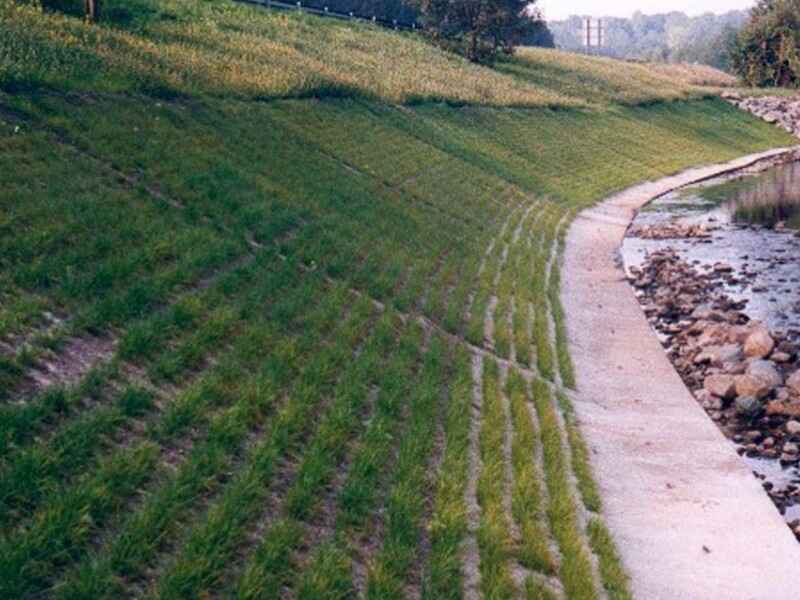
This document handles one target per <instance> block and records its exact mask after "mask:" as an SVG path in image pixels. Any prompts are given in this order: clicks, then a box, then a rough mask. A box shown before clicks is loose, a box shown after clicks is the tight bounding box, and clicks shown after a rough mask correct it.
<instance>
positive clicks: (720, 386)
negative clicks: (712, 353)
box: [703, 374, 736, 400]
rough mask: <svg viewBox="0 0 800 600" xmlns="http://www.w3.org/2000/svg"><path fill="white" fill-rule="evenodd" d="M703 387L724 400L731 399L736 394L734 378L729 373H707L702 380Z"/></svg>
mask: <svg viewBox="0 0 800 600" xmlns="http://www.w3.org/2000/svg"><path fill="white" fill-rule="evenodd" d="M703 388H705V389H706V390H708V391H709V392H710V393H712V394H714V395H715V396H717V397H718V398H723V399H725V400H731V399H733V398H734V397H735V396H736V380H735V378H734V377H733V376H731V375H724V374H718V375H709V376H708V377H706V378H705V381H704V382H703Z"/></svg>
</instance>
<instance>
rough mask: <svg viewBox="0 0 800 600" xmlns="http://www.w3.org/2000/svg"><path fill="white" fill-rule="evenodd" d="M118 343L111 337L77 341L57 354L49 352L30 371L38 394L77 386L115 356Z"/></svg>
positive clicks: (69, 343)
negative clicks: (64, 386)
mask: <svg viewBox="0 0 800 600" xmlns="http://www.w3.org/2000/svg"><path fill="white" fill-rule="evenodd" d="M116 345H117V340H116V339H115V338H111V337H94V336H86V337H77V338H71V339H69V340H67V341H66V342H65V343H64V345H63V347H62V348H61V349H60V351H58V352H48V353H47V354H45V355H43V356H42V357H41V358H39V359H38V360H37V362H36V364H35V365H34V366H33V367H32V368H31V369H30V370H29V371H28V373H27V374H26V375H27V378H28V379H29V380H31V381H32V382H33V384H34V387H35V388H36V389H37V390H44V389H47V388H49V387H52V386H55V385H70V384H74V383H76V382H78V381H79V380H80V379H81V378H82V377H83V376H84V375H86V374H87V373H88V372H89V371H91V370H92V369H93V368H94V367H96V366H97V365H99V364H101V363H104V362H107V361H109V360H110V359H111V357H112V356H113V355H114V350H115V348H116Z"/></svg>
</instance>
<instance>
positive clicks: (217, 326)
mask: <svg viewBox="0 0 800 600" xmlns="http://www.w3.org/2000/svg"><path fill="white" fill-rule="evenodd" d="M109 4H110V8H111V10H116V9H117V8H119V6H122V3H120V4H119V5H117V4H114V3H109ZM128 5H129V4H128ZM155 6H156V5H155V3H153V4H150V3H147V2H144V1H142V2H140V4H138V5H136V7H137V8H136V12H135V13H131V15H133V16H135V17H137V18H136V19H133V20H132V21H130V20H129V21H128V22H127V25H126V28H125V29H107V28H100V29H98V28H86V27H85V26H84V25H82V24H80V23H79V22H77V21H75V20H71V19H65V18H60V17H48V18H43V17H42V16H41V15H37V14H35V13H33V12H30V11H26V10H21V11H20V9H17V8H14V7H13V6H12V5H10V4H8V3H7V1H6V0H2V3H0V19H2V22H0V49H1V50H2V53H0V88H1V89H2V90H3V91H2V92H1V93H0V121H2V123H0V152H1V154H0V155H2V157H3V168H2V169H0V204H1V205H2V206H3V211H2V212H1V213H0V290H2V292H1V293H2V303H0V339H1V340H3V341H4V345H3V346H0V382H2V391H0V394H2V396H3V398H2V400H0V401H1V402H2V403H3V404H2V406H0V449H2V452H0V456H2V458H0V531H2V536H1V537H0V592H1V593H0V596H3V597H19V596H24V595H26V594H33V593H36V592H41V591H46V590H49V592H48V593H49V594H50V595H54V596H60V597H73V598H74V597H84V598H85V597H93V598H95V597H118V595H119V594H120V593H123V592H128V593H143V592H146V593H148V594H153V595H158V596H161V597H170V598H171V597H198V596H200V595H201V594H202V593H203V592H205V591H224V592H225V593H230V594H234V595H237V596H239V597H247V598H251V597H273V596H274V595H275V593H276V590H279V589H281V588H288V589H290V590H292V591H293V593H295V594H297V595H298V596H299V597H304V598H322V597H325V598H330V597H339V596H341V595H347V594H349V593H351V592H352V590H353V589H354V588H355V589H356V590H358V591H361V592H364V593H366V594H368V595H369V596H371V597H375V598H390V597H395V596H399V595H402V594H404V593H416V592H420V593H421V594H422V595H423V596H425V597H431V598H441V597H458V596H459V595H460V590H461V585H462V584H461V569H460V564H461V563H460V560H459V553H458V551H459V548H460V547H461V546H460V544H461V542H462V540H463V539H464V538H465V536H467V535H469V534H468V532H467V529H468V526H467V525H468V523H467V519H466V513H465V510H466V507H465V505H464V489H465V486H466V480H467V470H466V467H467V456H466V454H467V452H466V450H467V447H468V445H469V440H468V435H467V434H468V432H469V429H470V427H471V425H470V422H469V419H468V418H465V417H467V416H468V415H469V410H470V406H471V405H472V402H471V396H472V394H473V391H474V390H473V387H474V386H475V385H477V387H478V389H480V390H483V391H484V396H485V397H484V399H483V403H484V413H483V416H484V419H483V425H482V426H481V428H480V436H479V438H478V443H479V446H480V447H479V448H478V450H479V455H480V456H482V457H483V460H484V462H485V465H486V470H485V471H484V472H483V473H481V474H480V479H479V490H478V495H477V500H478V502H479V503H480V506H481V508H482V511H483V512H482V516H481V519H480V522H479V523H478V525H479V529H478V530H477V531H472V535H476V539H477V542H478V545H479V549H480V560H481V562H480V570H481V574H482V586H483V587H482V589H483V592H484V593H485V594H486V595H487V596H491V597H498V598H499V597H504V596H505V595H510V596H514V595H518V594H523V593H524V594H526V595H527V597H530V598H547V597H551V596H552V594H553V593H554V592H553V589H555V588H557V587H558V586H563V588H564V589H566V590H567V592H568V594H570V597H574V598H593V597H595V596H596V594H597V589H598V586H600V585H605V586H606V588H607V590H608V592H609V594H610V595H611V596H612V597H615V598H617V597H619V598H622V597H625V591H624V578H623V577H622V576H621V575H620V573H619V570H618V567H617V565H616V555H615V552H614V549H613V544H611V542H610V540H609V539H608V536H607V534H605V533H604V531H605V530H604V529H602V525H601V524H600V522H599V521H596V520H591V521H589V522H588V523H585V522H584V521H583V520H582V518H581V517H580V514H581V511H579V510H578V507H579V504H580V503H583V504H584V505H585V506H586V508H588V509H591V510H597V509H598V508H599V506H598V501H597V498H596V495H595V494H589V493H588V492H587V490H591V489H592V488H591V484H590V482H588V479H587V477H588V475H587V473H586V464H585V449H584V448H583V447H582V446H581V445H580V441H579V440H578V439H577V437H576V436H577V435H578V434H577V430H576V429H574V426H573V425H572V422H571V415H570V413H569V411H568V410H567V411H566V413H565V414H566V417H567V420H566V422H567V423H568V429H567V431H564V432H562V431H561V430H560V426H559V421H558V419H556V418H555V413H554V412H553V411H554V410H556V406H558V405H561V406H562V407H563V406H566V404H565V402H566V400H565V399H564V397H563V395H561V394H559V395H558V396H557V397H558V399H559V403H558V404H557V403H556V397H555V396H553V394H552V390H551V389H550V388H549V387H548V386H547V385H545V384H544V383H543V381H544V380H548V379H549V380H550V381H551V382H553V383H555V384H556V385H557V384H558V382H559V380H560V379H563V380H564V381H566V382H567V383H569V381H570V379H571V367H570V363H569V357H568V353H567V352H566V345H565V342H564V337H563V315H562V314H561V311H560V308H559V306H558V289H557V285H558V263H557V262H552V257H553V256H554V254H553V253H554V252H555V251H557V248H558V241H559V239H560V236H562V235H563V232H564V230H565V226H566V224H567V223H568V220H569V218H570V217H571V216H573V215H574V214H575V211H576V210H577V209H578V208H580V207H582V206H586V205H588V204H590V203H592V202H594V201H596V200H598V199H599V198H602V197H603V196H605V195H607V194H608V193H610V192H612V191H614V190H617V189H620V188H623V187H625V186H627V185H630V184H632V183H635V182H638V181H641V180H643V179H647V178H655V177H659V176H662V175H665V174H668V173H672V172H675V171H677V170H679V169H681V168H684V167H687V166H690V165H694V164H698V163H704V162H712V161H719V160H725V159H728V158H732V157H734V156H736V155H740V154H743V153H745V152H751V151H755V150H759V149H763V148H766V147H770V146H775V145H779V144H785V143H788V142H789V139H788V138H787V137H786V136H784V135H783V134H782V133H780V132H778V131H775V130H773V129H772V128H769V127H768V126H767V125H765V124H763V123H760V122H756V121H754V120H753V119H751V118H750V117H748V116H746V115H744V114H742V113H739V112H737V111H735V110H734V109H732V108H731V107H729V106H728V105H727V104H725V103H723V102H721V101H718V100H713V99H702V98H704V97H705V96H706V95H707V93H708V92H707V90H705V89H703V88H698V87H697V86H696V85H694V84H693V83H692V82H691V81H690V80H689V79H684V80H675V79H673V78H667V79H664V80H663V81H662V80H659V82H660V83H659V86H660V87H659V91H658V92H654V91H653V87H652V86H653V81H654V80H653V79H651V75H649V74H646V73H643V72H642V69H641V68H640V67H638V66H630V65H619V66H618V69H619V71H616V70H614V69H610V70H609V67H613V65H611V63H608V62H607V61H603V62H602V65H603V68H600V66H598V67H597V68H595V66H594V63H592V62H591V61H588V62H586V61H585V60H584V59H580V61H579V62H580V64H579V65H576V63H575V61H576V59H575V58H574V57H570V56H568V55H562V54H559V53H553V52H549V53H539V54H537V53H536V52H531V53H528V54H524V55H523V56H521V57H520V58H519V59H518V60H517V61H515V62H512V63H505V64H504V65H502V66H501V67H500V72H495V71H490V70H487V69H484V68H480V67H474V66H472V65H468V64H466V63H464V62H463V61H460V60H459V59H457V58H454V57H449V56H446V55H443V54H441V53H439V52H438V51H436V50H435V49H432V48H430V47H429V46H427V45H425V44H423V43H421V42H419V41H418V40H416V39H414V38H412V37H406V36H398V35H395V34H392V33H389V32H385V31H380V30H375V29H373V28H371V27H368V26H358V27H355V28H351V27H350V26H347V25H343V24H339V23H334V22H326V21H320V20H317V19H312V18H306V17H301V16H296V15H286V14H272V13H268V12H263V11H257V10H254V9H249V8H244V7H241V6H236V5H231V4H227V3H220V2H215V3H210V2H189V1H178V0H171V1H169V2H162V3H159V8H157V9H156V8H154V7H155ZM116 14H117V15H118V16H119V15H120V14H121V13H119V12H117V13H116ZM122 48H124V49H125V50H126V52H125V53H124V54H123V53H122V51H121V49H122ZM332 57H335V59H336V61H333V60H331V58H332ZM597 64H598V65H600V63H597ZM543 65H544V66H543ZM624 69H629V72H628V73H629V74H628V75H626V76H620V74H619V72H622V71H623V70H624ZM590 75H591V76H590ZM652 77H661V76H652ZM432 98H436V99H440V100H446V101H447V103H433V102H423V101H422V100H423V99H432ZM659 99H660V100H674V101H671V102H658V100H659ZM676 99H678V100H676ZM401 102H404V104H400V103H401ZM548 274H549V276H548ZM373 301H377V302H379V303H380V304H376V303H375V302H373ZM48 314H54V315H57V316H58V317H59V318H63V321H60V322H57V323H55V324H53V323H52V322H51V317H49V316H48ZM414 314H419V315H424V316H425V317H426V318H427V319H428V321H426V323H432V324H433V325H434V326H433V327H430V326H428V325H425V326H424V327H423V326H422V325H420V324H419V323H418V322H417V320H416V319H409V318H408V315H414ZM487 315H489V316H490V317H491V319H490V320H491V321H492V322H493V323H494V327H493V332H491V333H489V334H488V335H487V334H486V332H485V330H484V321H485V318H486V316H487ZM551 320H552V322H553V323H554V327H553V325H551ZM98 338H99V339H109V340H113V342H114V350H113V352H112V353H111V354H110V362H107V363H104V364H102V365H95V367H94V369H92V370H90V371H88V372H84V371H85V368H77V367H76V366H75V365H74V364H73V365H72V367H73V368H75V369H76V371H77V374H78V375H81V377H80V378H79V379H78V380H77V381H75V382H74V383H72V384H71V385H68V386H61V385H54V386H51V387H46V386H45V387H44V389H42V387H41V386H39V387H38V388H37V387H36V386H34V385H33V384H32V383H31V382H30V380H29V378H28V375H27V374H28V373H30V369H31V366H32V365H36V364H41V363H42V362H43V361H48V362H50V363H51V364H54V363H56V364H61V363H59V362H58V361H59V360H61V361H62V363H76V362H77V361H76V360H75V352H73V351H72V350H71V348H73V347H74V344H75V343H76V340H79V341H81V342H82V343H84V344H87V343H91V342H92V341H93V340H97V339H98ZM467 342H469V343H471V344H473V345H475V346H483V347H485V348H486V350H487V351H488V352H489V354H488V355H487V357H486V358H485V359H484V369H483V378H484V379H483V381H478V382H475V381H473V379H472V373H471V371H470V356H471V353H472V352H473V349H472V348H471V347H470V346H469V345H468V343H467ZM493 355H498V356H500V357H505V358H508V359H512V361H513V365H514V366H513V367H512V372H511V373H510V374H506V375H505V376H504V377H505V378H506V379H507V381H508V385H507V386H504V385H503V381H504V380H503V378H502V377H501V376H500V375H501V374H500V373H499V371H498V370H497V369H496V368H495V367H494V366H493V361H492V356H493ZM59 357H60V358H59ZM85 366H91V365H85ZM526 367H530V368H531V369H532V370H534V371H536V372H537V373H538V374H539V376H540V377H541V379H540V378H536V379H535V381H534V383H533V385H532V386H528V385H527V384H526V383H525V382H524V381H523V380H521V379H520V378H519V377H518V373H517V372H518V371H519V372H525V371H524V369H525V368H526ZM412 383H413V385H412ZM19 398H25V399H26V401H25V402H24V403H18V402H13V400H15V399H19ZM526 411H527V412H526ZM526 414H527V415H528V417H529V418H530V419H531V421H530V422H527V421H525V418H526ZM477 426H478V425H477V424H473V425H472V427H477ZM501 430H502V431H501ZM504 440H505V441H504ZM520 440H535V442H534V443H535V444H536V445H537V446H540V447H541V451H542V455H543V458H542V459H541V461H533V462H531V461H530V460H529V459H526V457H525V455H524V452H522V451H521V449H520ZM559 441H563V442H564V443H566V442H569V443H571V444H572V446H571V450H572V451H571V456H572V458H571V459H569V458H568V454H567V453H566V450H567V449H568V448H570V446H565V447H563V448H562V444H561V443H559ZM504 444H508V446H509V447H511V448H513V460H514V465H513V468H511V467H508V468H507V469H506V468H505V467H504V461H505V457H504V453H503V445H504ZM581 457H583V458H581ZM540 462H541V464H540ZM571 462H574V463H575V471H576V473H577V475H578V484H579V486H574V485H573V484H572V483H571V478H570V477H569V476H568V473H569V471H570V469H571ZM440 463H441V464H443V465H444V468H442V469H441V470H440V469H438V468H437V467H438V465H439V464H440ZM508 472H510V473H511V474H512V475H511V476H512V477H513V478H514V480H515V482H516V483H515V482H512V481H506V483H505V486H506V489H507V490H508V493H510V494H511V498H512V503H513V506H512V510H511V511H506V510H505V508H504V504H503V499H502V496H501V495H498V494H497V493H496V490H494V489H492V487H491V485H489V484H490V483H491V481H490V479H492V478H497V477H503V476H504V475H503V474H504V473H508ZM537 477H538V483H537V482H536V481H535V480H536V479H537ZM578 487H579V490H580V494H579V493H577V491H578ZM543 490H546V491H547V494H544V495H543V494H542V491H543ZM547 498H558V503H555V502H554V503H551V504H550V505H548V503H547V501H546V499H547ZM514 522H516V525H517V529H518V530H519V531H518V532H517V533H515V531H514V528H513V527H511V526H510V525H511V524H513V523H514ZM541 532H548V533H546V535H548V536H549V537H550V539H551V540H552V541H553V546H550V548H551V549H552V548H557V549H558V552H555V553H552V556H551V555H550V554H549V552H548V547H542V545H541V544H538V545H537V540H535V539H532V538H531V539H529V538H528V537H527V536H529V535H534V533H535V534H536V535H537V536H538V535H541ZM519 536H522V537H519ZM590 541H591V544H590V543H589V542H590ZM590 548H594V552H595V553H596V556H597V557H598V558H599V560H600V568H599V570H598V571H597V573H595V572H594V571H593V569H592V567H591V564H592V563H591V561H590V560H589V559H588V557H589V552H590ZM519 569H522V573H523V574H524V575H525V577H527V578H528V579H527V581H526V582H525V584H524V586H521V587H518V584H519V581H518V580H516V579H514V577H512V576H511V574H512V572H514V571H515V570H519ZM551 573H552V574H554V575H556V576H557V577H558V579H559V583H558V584H556V585H555V588H553V585H552V584H553V580H545V579H543V578H542V577H541V575H542V574H551ZM548 581H549V583H548ZM601 581H602V584H601V583H600V582H601ZM56 584H57V585H56ZM54 585H55V587H53V586H54ZM337 594H338V596H337Z"/></svg>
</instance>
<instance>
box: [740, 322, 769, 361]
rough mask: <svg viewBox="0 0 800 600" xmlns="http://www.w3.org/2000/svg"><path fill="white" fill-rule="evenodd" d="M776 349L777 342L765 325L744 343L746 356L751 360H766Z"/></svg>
mask: <svg viewBox="0 0 800 600" xmlns="http://www.w3.org/2000/svg"><path fill="white" fill-rule="evenodd" d="M774 347H775V340H773V339H772V336H771V335H770V334H769V330H767V328H766V327H764V326H763V325H761V326H758V327H756V328H755V329H754V330H753V332H752V333H751V334H750V335H748V336H747V339H746V340H745V341H744V354H745V356H748V357H750V358H766V357H767V356H769V355H770V352H772V349H773V348H774Z"/></svg>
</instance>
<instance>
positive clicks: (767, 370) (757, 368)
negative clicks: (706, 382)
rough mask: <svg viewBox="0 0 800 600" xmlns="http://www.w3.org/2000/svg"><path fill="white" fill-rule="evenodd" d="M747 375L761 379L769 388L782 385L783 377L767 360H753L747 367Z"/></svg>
mask: <svg viewBox="0 0 800 600" xmlns="http://www.w3.org/2000/svg"><path fill="white" fill-rule="evenodd" d="M747 374H748V375H754V376H756V377H760V378H761V379H763V380H764V381H765V382H766V383H767V385H769V386H770V387H771V388H776V387H778V386H779V385H782V384H783V377H782V376H781V374H780V373H779V372H778V369H776V368H775V364H774V363H773V362H772V361H769V360H753V361H751V362H750V363H749V364H748V365H747Z"/></svg>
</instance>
